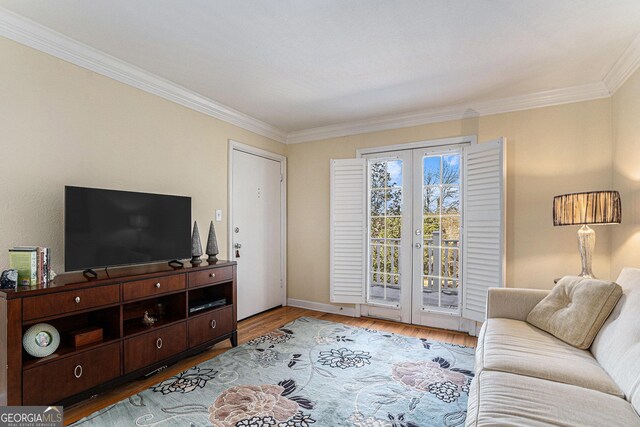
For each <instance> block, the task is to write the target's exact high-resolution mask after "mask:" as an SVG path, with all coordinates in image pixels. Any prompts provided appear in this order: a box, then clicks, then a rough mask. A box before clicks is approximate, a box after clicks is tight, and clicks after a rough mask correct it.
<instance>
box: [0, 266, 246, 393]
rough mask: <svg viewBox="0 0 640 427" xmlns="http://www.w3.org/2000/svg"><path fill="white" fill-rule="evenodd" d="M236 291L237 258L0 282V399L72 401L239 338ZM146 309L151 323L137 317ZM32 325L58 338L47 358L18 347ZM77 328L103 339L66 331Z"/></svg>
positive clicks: (234, 342)
mask: <svg viewBox="0 0 640 427" xmlns="http://www.w3.org/2000/svg"><path fill="white" fill-rule="evenodd" d="M236 294H237V291H236V264H235V262H227V261H218V262H217V263H215V264H207V263H206V262H205V263H204V265H201V266H195V267H194V266H185V267H182V268H172V267H169V266H168V265H167V264H152V265H146V266H137V267H123V268H119V269H110V270H109V271H108V272H107V271H104V272H103V271H99V274H98V277H97V278H95V279H87V278H85V277H84V276H82V275H81V274H79V273H69V274H62V275H59V276H57V277H56V279H55V280H54V281H53V282H52V283H51V284H50V285H49V286H47V287H29V288H22V287H19V288H18V290H16V291H13V290H0V366H2V365H6V367H7V369H6V370H5V371H4V372H0V405H52V404H69V403H72V402H75V401H78V400H81V399H83V398H86V397H89V396H91V395H93V394H95V393H97V392H100V391H102V390H106V389H108V388H110V387H113V386H115V385H117V384H120V383H122V382H124V381H127V380H129V379H132V378H135V377H137V376H141V375H146V374H149V373H151V372H154V371H156V370H159V369H161V368H164V367H166V366H167V365H168V364H170V363H174V362H176V361H177V360H179V359H180V358H182V357H185V356H188V355H190V354H193V353H197V352H199V351H202V350H204V349H206V348H208V347H210V346H212V345H213V344H215V343H217V342H220V341H222V340H225V339H230V340H231V343H232V345H233V346H235V345H237V322H236V318H237V316H236V311H237V307H236ZM213 301H218V305H216V306H215V307H209V308H204V309H200V310H195V308H196V307H199V306H201V305H202V304H203V303H207V302H213ZM190 308H191V309H192V310H190ZM145 311H146V312H148V313H149V314H150V315H152V316H154V317H156V318H157V322H156V323H154V324H153V325H152V326H146V325H144V324H143V323H142V316H143V315H144V312H145ZM37 323H48V324H50V325H52V326H54V327H55V328H56V329H57V330H58V332H59V333H60V335H61V338H62V341H61V344H60V346H59V347H58V349H57V350H56V351H55V352H54V353H53V354H52V355H50V356H47V357H43V358H35V357H32V356H30V355H29V354H28V353H26V351H24V350H23V348H22V336H23V334H24V333H25V332H26V330H27V329H28V328H29V327H31V326H33V325H35V324H37ZM83 328H94V329H95V328H101V329H102V332H103V334H102V335H103V338H102V340H101V341H99V342H94V343H90V344H88V345H85V346H82V347H76V346H75V345H74V344H73V341H72V340H70V339H66V338H68V337H70V336H71V335H72V332H73V331H77V330H79V329H83ZM51 384H55V386H54V387H52V386H51Z"/></svg>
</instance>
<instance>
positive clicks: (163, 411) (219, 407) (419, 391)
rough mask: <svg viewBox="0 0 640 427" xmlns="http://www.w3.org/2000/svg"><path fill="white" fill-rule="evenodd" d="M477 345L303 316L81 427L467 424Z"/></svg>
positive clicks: (408, 426) (406, 426) (111, 408)
mask: <svg viewBox="0 0 640 427" xmlns="http://www.w3.org/2000/svg"><path fill="white" fill-rule="evenodd" d="M473 362H474V349H473V348H470V347H463V346H458V345H452V344H444V343H439V342H435V341H429V340H426V339H418V338H409V337H405V336H402V335H396V334H391V333H387V332H379V331H375V330H371V329H362V328H357V327H352V326H347V325H343V324H339V323H333V322H327V321H323V320H318V319H313V318H306V317H301V318H299V319H296V320H295V321H293V322H291V323H289V324H287V325H285V326H284V327H282V328H280V329H278V330H275V331H273V332H270V333H269V334H267V335H264V336H261V337H258V338H255V339H253V340H251V341H249V342H248V343H246V344H244V345H241V346H239V347H236V348H234V349H231V350H229V351H227V352H226V353H224V354H221V355H220V356H217V357H214V358H213V359H211V360H208V361H207V362H204V363H202V364H200V365H197V366H194V367H193V368H191V369H188V370H186V371H184V372H182V373H180V374H178V375H176V376H174V377H172V378H169V379H167V380H165V381H163V382H161V383H159V384H156V385H155V386H153V387H151V388H149V389H147V390H145V391H144V392H142V393H139V394H136V395H134V396H131V397H130V398H128V399H126V400H123V401H120V402H118V403H116V404H115V405H112V406H109V407H107V408H105V409H103V410H101V411H99V412H96V413H94V414H92V415H90V416H89V417H86V418H84V419H82V420H80V421H78V422H77V423H76V424H74V426H83V427H88V426H132V425H137V426H190V427H191V426H210V425H213V426H215V427H249V426H255V427H267V426H275V427H294V426H295V427H320V426H322V427H333V426H357V427H360V426H362V427H364V426H367V427H416V426H461V425H463V424H464V421H465V418H466V407H467V397H468V392H469V383H470V382H471V379H472V377H473Z"/></svg>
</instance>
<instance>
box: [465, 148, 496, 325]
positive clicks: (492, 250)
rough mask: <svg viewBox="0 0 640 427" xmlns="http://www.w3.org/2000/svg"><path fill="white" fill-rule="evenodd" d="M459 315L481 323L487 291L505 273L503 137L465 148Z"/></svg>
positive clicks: (483, 317)
mask: <svg viewBox="0 0 640 427" xmlns="http://www.w3.org/2000/svg"><path fill="white" fill-rule="evenodd" d="M464 158H465V172H466V177H465V189H464V213H463V218H464V219H463V257H462V263H463V266H462V277H463V294H462V295H463V297H462V316H463V317H465V318H467V319H471V320H475V321H476V322H484V321H485V318H486V305H487V290H488V288H491V287H503V286H504V276H505V234H506V233H505V226H506V221H505V213H506V212H505V211H506V203H505V188H506V167H505V140H504V138H502V139H499V140H495V141H490V142H485V143H482V144H477V145H471V146H469V147H465V156H464Z"/></svg>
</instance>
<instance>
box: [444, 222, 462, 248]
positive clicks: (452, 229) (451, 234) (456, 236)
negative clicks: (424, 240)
mask: <svg viewBox="0 0 640 427" xmlns="http://www.w3.org/2000/svg"><path fill="white" fill-rule="evenodd" d="M442 239H443V240H452V241H454V242H452V243H455V245H456V246H458V244H459V242H460V217H459V216H457V215H456V216H445V217H442Z"/></svg>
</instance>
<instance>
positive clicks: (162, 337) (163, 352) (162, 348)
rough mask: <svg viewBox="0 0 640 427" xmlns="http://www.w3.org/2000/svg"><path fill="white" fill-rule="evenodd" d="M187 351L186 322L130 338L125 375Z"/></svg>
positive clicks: (125, 348) (126, 350)
mask: <svg viewBox="0 0 640 427" xmlns="http://www.w3.org/2000/svg"><path fill="white" fill-rule="evenodd" d="M186 349H187V323H186V322H181V323H178V324H177V325H173V326H169V327H166V328H162V329H157V330H152V331H150V332H147V333H145V334H143V335H139V336H137V337H134V338H129V339H127V340H125V342H124V373H125V374H128V373H129V372H133V371H136V370H138V369H141V368H144V367H145V366H148V365H152V364H154V363H156V362H158V361H160V360H163V359H166V358H168V357H171V356H173V355H174V354H178V353H180V352H182V351H184V350H186Z"/></svg>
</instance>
